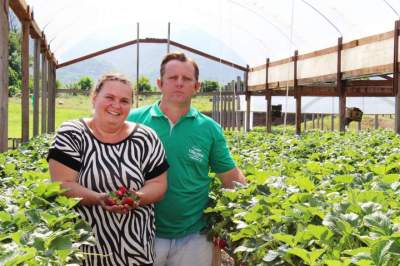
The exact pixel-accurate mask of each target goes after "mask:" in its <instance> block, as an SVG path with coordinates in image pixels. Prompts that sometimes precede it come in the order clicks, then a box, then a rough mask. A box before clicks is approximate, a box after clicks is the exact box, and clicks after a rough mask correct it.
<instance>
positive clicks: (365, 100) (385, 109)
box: [240, 96, 395, 114]
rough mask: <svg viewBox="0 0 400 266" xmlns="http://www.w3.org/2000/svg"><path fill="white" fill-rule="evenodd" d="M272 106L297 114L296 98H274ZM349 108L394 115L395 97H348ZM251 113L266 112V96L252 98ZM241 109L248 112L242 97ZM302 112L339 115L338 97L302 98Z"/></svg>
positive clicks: (366, 112)
mask: <svg viewBox="0 0 400 266" xmlns="http://www.w3.org/2000/svg"><path fill="white" fill-rule="evenodd" d="M271 102H272V105H279V104H281V105H282V112H288V113H295V112H296V100H295V99H294V97H284V96H274V97H272V101H271ZM346 106H347V107H358V108H360V109H361V110H362V111H363V113H364V114H394V111H395V110H394V107H395V99H394V97H346ZM250 107H251V111H252V112H265V111H266V110H267V101H266V100H265V97H264V96H252V97H251V105H250ZM240 109H241V111H245V110H246V100H245V97H244V96H240ZM301 112H302V113H304V114H306V113H308V114H312V113H314V114H338V113H339V98H338V97H305V96H303V97H301Z"/></svg>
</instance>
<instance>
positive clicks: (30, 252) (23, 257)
mask: <svg viewBox="0 0 400 266" xmlns="http://www.w3.org/2000/svg"><path fill="white" fill-rule="evenodd" d="M21 251H22V252H23V253H22V254H19V255H17V256H16V257H14V258H12V259H10V260H6V261H5V263H4V266H15V265H19V264H23V263H24V262H27V261H29V260H31V259H33V258H34V257H35V256H36V249H34V248H23V249H21Z"/></svg>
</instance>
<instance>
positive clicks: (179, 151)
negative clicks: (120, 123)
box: [128, 102, 235, 239]
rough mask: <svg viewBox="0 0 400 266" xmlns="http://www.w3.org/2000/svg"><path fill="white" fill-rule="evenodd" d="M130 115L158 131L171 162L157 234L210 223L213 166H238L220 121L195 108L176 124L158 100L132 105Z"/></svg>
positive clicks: (180, 234)
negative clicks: (206, 216) (208, 208)
mask: <svg viewBox="0 0 400 266" xmlns="http://www.w3.org/2000/svg"><path fill="white" fill-rule="evenodd" d="M128 120H129V121H133V122H138V123H142V124H145V125H147V126H149V127H151V128H153V129H154V130H155V132H156V133H157V135H158V137H159V138H160V139H161V141H162V143H163V145H164V148H165V151H166V154H167V160H168V164H169V165H170V168H169V169H168V190H167V192H166V194H165V195H164V198H163V199H162V200H161V201H160V202H159V203H157V204H155V217H156V228H157V229H156V234H157V236H158V237H162V238H169V239H174V238H180V237H184V236H186V235H188V234H191V233H195V232H199V231H200V230H201V229H202V228H203V227H204V226H205V224H206V222H205V219H204V214H203V211H204V208H206V206H207V203H208V193H209V186H210V182H211V178H210V177H209V175H208V174H209V170H210V168H211V170H212V171H213V172H216V173H223V172H226V171H229V170H231V169H232V168H234V167H235V163H234V161H233V159H232V157H231V154H230V152H229V150H228V147H227V145H226V141H225V138H224V135H223V132H222V129H221V126H220V125H219V124H217V123H216V122H215V121H214V120H213V119H211V118H210V117H208V116H206V115H204V114H202V113H200V112H198V111H197V110H196V109H195V108H192V107H191V108H190V110H189V112H188V113H187V114H186V115H184V116H182V117H181V118H180V119H179V120H178V121H177V123H176V124H175V125H173V124H172V123H171V122H170V121H169V119H168V118H167V117H166V116H165V115H164V114H163V112H162V111H161V110H160V108H159V107H158V102H157V103H155V104H153V105H150V106H146V107H143V108H139V109H135V110H132V111H131V113H130V114H129V116H128Z"/></svg>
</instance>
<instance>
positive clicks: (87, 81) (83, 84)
mask: <svg viewBox="0 0 400 266" xmlns="http://www.w3.org/2000/svg"><path fill="white" fill-rule="evenodd" d="M77 85H78V88H79V89H80V90H82V91H84V92H88V91H90V89H91V88H92V87H93V80H92V78H91V77H88V76H84V77H82V78H81V79H80V80H79V81H78V83H77Z"/></svg>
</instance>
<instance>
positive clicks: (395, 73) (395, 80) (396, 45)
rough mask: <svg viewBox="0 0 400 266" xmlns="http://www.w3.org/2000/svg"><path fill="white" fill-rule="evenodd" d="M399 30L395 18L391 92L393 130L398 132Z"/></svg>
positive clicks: (399, 119) (399, 123) (399, 128)
mask: <svg viewBox="0 0 400 266" xmlns="http://www.w3.org/2000/svg"><path fill="white" fill-rule="evenodd" d="M399 30H400V21H399V20H397V21H396V22H395V25H394V31H393V34H394V49H393V52H394V56H393V80H392V82H393V93H394V94H395V95H396V98H395V110H394V112H395V118H394V131H395V132H396V133H397V134H400V90H399V81H400V80H399Z"/></svg>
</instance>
